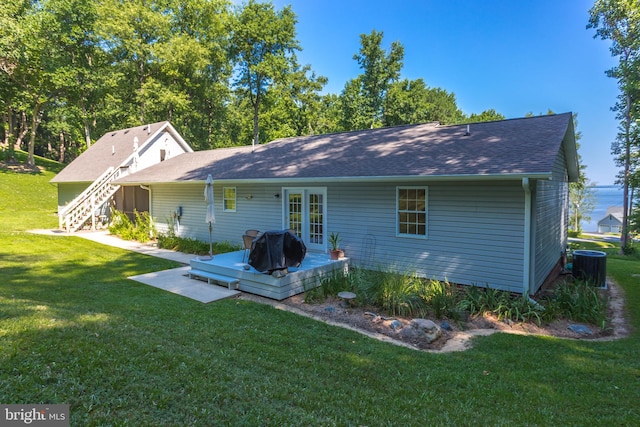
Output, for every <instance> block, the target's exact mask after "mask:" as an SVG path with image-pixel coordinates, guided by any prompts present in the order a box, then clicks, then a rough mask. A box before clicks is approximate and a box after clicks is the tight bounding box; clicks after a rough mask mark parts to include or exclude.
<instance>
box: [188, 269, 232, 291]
mask: <svg viewBox="0 0 640 427" xmlns="http://www.w3.org/2000/svg"><path fill="white" fill-rule="evenodd" d="M194 277H200V278H203V279H207V283H209V284H211V282H214V283H215V284H217V285H225V286H227V287H228V288H229V289H231V290H235V289H238V286H239V285H240V280H238V279H235V278H233V277H229V276H223V275H221V274H215V273H209V272H208V271H202V270H194V269H193V268H192V269H191V270H189V278H190V279H193V278H194Z"/></svg>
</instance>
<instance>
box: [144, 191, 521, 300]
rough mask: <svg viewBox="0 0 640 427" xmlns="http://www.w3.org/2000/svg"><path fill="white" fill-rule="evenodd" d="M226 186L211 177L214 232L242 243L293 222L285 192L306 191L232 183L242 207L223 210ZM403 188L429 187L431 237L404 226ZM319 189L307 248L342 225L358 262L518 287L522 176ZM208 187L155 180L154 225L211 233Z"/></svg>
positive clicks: (323, 243)
mask: <svg viewBox="0 0 640 427" xmlns="http://www.w3.org/2000/svg"><path fill="white" fill-rule="evenodd" d="M229 187H230V185H227V184H224V183H217V184H215V185H214V193H215V207H216V223H215V224H214V225H213V239H214V241H229V242H231V243H234V244H238V245H239V244H241V237H242V234H244V231H245V230H247V229H258V230H261V231H266V230H277V229H283V228H291V227H289V224H288V223H287V222H286V221H287V218H288V216H287V209H288V203H287V200H285V201H283V200H282V199H286V195H287V194H292V195H296V197H297V195H299V194H302V193H303V192H304V191H305V189H306V187H278V186H276V185H269V186H261V185H257V184H254V185H251V184H236V185H233V186H231V187H233V188H234V189H235V192H236V195H237V198H236V208H235V210H233V211H227V210H225V209H224V207H223V203H224V198H223V197H222V194H223V191H224V189H225V188H229ZM406 188H410V189H425V190H426V194H427V200H426V201H427V204H426V206H427V211H426V231H427V233H426V235H421V234H419V233H418V234H413V235H412V234H407V233H400V232H399V228H400V227H402V226H403V224H402V223H401V221H400V218H401V216H402V212H401V211H402V209H400V208H401V207H402V206H399V201H398V196H397V195H398V189H406ZM319 189H326V190H325V191H326V202H325V206H324V208H325V209H326V224H325V225H324V226H322V227H321V228H314V227H315V226H316V224H313V222H308V223H306V224H305V226H306V227H307V230H309V229H313V230H314V231H315V234H310V235H309V237H311V238H312V239H313V241H310V240H309V239H307V241H306V242H305V243H307V246H309V248H310V250H312V251H315V252H323V253H324V252H327V250H328V249H329V247H328V244H327V237H328V234H329V233H331V232H339V233H340V236H341V237H342V239H343V240H342V247H343V248H344V250H345V252H346V254H347V256H348V257H349V259H350V260H351V261H352V263H353V264H355V265H362V266H364V267H367V268H380V269H389V270H394V271H399V272H403V273H415V274H418V275H420V276H423V277H427V278H435V279H438V280H449V281H451V282H455V283H461V284H469V285H478V286H491V287H494V288H499V289H505V290H511V291H516V292H521V290H522V280H523V279H522V271H523V262H522V259H523V245H524V237H523V234H524V220H523V218H524V194H523V190H522V188H521V186H520V183H519V182H511V183H504V182H488V183H485V184H478V183H475V182H468V183H465V184H460V183H440V182H433V183H425V184H424V185H418V186H416V185H415V182H398V183H395V184H385V183H366V184H363V183H344V184H337V183H326V185H325V186H320V187H313V188H312V189H311V193H312V194H314V193H313V192H314V191H315V192H318V190H319ZM202 193H203V187H202V185H200V184H181V185H163V184H157V185H153V186H152V192H151V200H152V202H151V214H152V216H153V217H154V218H155V220H156V221H157V227H158V230H159V231H161V232H166V231H168V230H169V228H172V229H173V230H174V232H175V233H176V234H177V235H179V236H183V237H191V238H196V239H199V240H203V241H206V240H207V239H208V238H209V236H208V228H207V227H206V226H204V225H205V223H204V218H205V213H206V205H205V204H204V202H203V194H202ZM320 194H322V193H320ZM180 208H181V209H180ZM180 211H181V216H180V217H178V216H177V213H178V212H180ZM417 227H418V226H417ZM302 235H305V232H303V233H302ZM309 243H311V245H310V244H309ZM327 256H328V255H327ZM478 277H482V278H483V280H482V281H478V279H477V278H478Z"/></svg>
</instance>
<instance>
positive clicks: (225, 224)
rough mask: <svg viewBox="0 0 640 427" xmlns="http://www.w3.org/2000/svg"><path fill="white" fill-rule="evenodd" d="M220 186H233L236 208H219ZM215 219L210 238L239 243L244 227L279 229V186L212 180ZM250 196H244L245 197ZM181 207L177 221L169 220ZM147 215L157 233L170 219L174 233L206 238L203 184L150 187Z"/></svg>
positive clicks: (280, 223)
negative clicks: (227, 209)
mask: <svg viewBox="0 0 640 427" xmlns="http://www.w3.org/2000/svg"><path fill="white" fill-rule="evenodd" d="M223 187H235V188H236V196H237V199H236V210H235V212H225V211H223V208H222V189H223ZM213 190H214V206H215V213H216V222H215V224H213V227H212V235H213V240H214V241H219V242H222V241H227V242H230V243H233V244H236V245H241V244H242V234H244V231H245V230H247V229H258V230H280V229H282V228H283V227H282V215H281V205H282V202H281V200H280V198H275V197H274V195H275V194H280V187H279V186H258V185H235V184H219V183H215V182H214V186H213ZM249 196H250V197H251V198H248V197H249ZM178 206H181V207H182V218H180V221H179V222H178V221H174V220H173V212H175V211H176V210H177V208H178ZM150 210H151V216H152V217H153V218H154V221H156V227H157V229H158V231H159V232H161V233H166V232H167V230H168V224H169V223H172V222H173V225H174V231H175V233H176V235H178V236H181V237H190V238H194V239H198V240H202V241H206V242H208V241H209V227H208V224H207V223H205V221H204V220H205V215H206V211H207V207H206V204H205V202H204V184H164V185H153V186H152V187H151V209H150Z"/></svg>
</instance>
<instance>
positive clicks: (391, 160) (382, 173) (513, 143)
mask: <svg viewBox="0 0 640 427" xmlns="http://www.w3.org/2000/svg"><path fill="white" fill-rule="evenodd" d="M467 130H468V131H469V132H468V133H467ZM573 132H574V131H573V121H572V116H571V113H564V114H556V115H548V116H537V117H528V118H521V119H510V120H502V121H495V122H484V123H474V124H471V125H469V126H468V127H467V125H455V126H438V125H437V124H433V123H427V124H419V125H407V126H395V127H388V128H381V129H371V130H363V131H354V132H345V133H336V134H328V135H316V136H303V137H293V138H284V139H279V140H275V141H273V142H270V143H268V144H263V145H259V146H257V147H256V149H255V151H252V148H251V146H243V147H236V148H226V149H217V150H209V151H198V152H193V153H185V154H182V155H180V156H176V157H174V158H172V159H169V160H167V161H165V162H162V163H161V164H158V165H155V166H152V167H149V168H146V169H144V170H142V171H139V172H137V173H135V174H132V175H129V176H127V177H124V178H121V179H119V180H118V181H116V182H117V183H119V184H149V183H167V182H189V181H204V180H205V179H206V177H207V175H208V174H212V175H213V177H214V178H215V179H216V180H228V181H235V180H238V181H245V180H250V181H257V180H260V181H268V180H277V181H282V180H290V181H294V180H296V181H299V180H307V181H312V180H318V179H322V180H325V179H329V180H330V179H341V180H346V179H350V180H358V179H366V180H390V179H407V178H415V179H434V178H437V179H443V178H445V179H454V178H461V179H465V178H467V179H475V178H478V177H489V178H496V179H504V178H511V179H513V178H518V177H525V176H526V177H529V178H542V179H544V178H550V177H551V174H552V170H553V166H554V162H555V161H556V159H557V156H558V153H559V151H560V150H564V154H565V158H566V159H567V167H568V170H569V178H570V180H575V179H576V178H577V174H578V163H577V153H576V147H575V138H574V133H573Z"/></svg>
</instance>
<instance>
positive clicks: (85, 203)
mask: <svg viewBox="0 0 640 427" xmlns="http://www.w3.org/2000/svg"><path fill="white" fill-rule="evenodd" d="M126 173H127V172H126V171H124V172H123V171H122V170H121V169H120V168H113V167H111V168H109V169H108V170H107V171H106V172H105V173H103V174H102V175H101V176H100V177H99V178H98V179H96V180H95V181H94V182H93V183H92V184H91V185H90V186H89V187H87V189H86V190H84V191H83V192H82V193H80V195H79V196H78V197H76V198H75V199H73V200H72V201H71V202H69V204H67V205H66V206H65V207H64V208H62V209H61V210H60V211H59V212H58V221H59V226H60V229H61V230H65V231H67V232H74V231H78V230H79V229H81V228H82V227H83V226H84V225H85V224H86V223H87V222H88V221H91V229H92V230H95V229H96V211H98V209H99V208H100V207H102V206H103V205H104V204H105V203H107V202H108V201H109V199H110V198H111V197H112V196H113V195H114V194H115V193H116V192H117V191H118V189H119V188H120V186H119V185H113V184H111V182H112V181H113V180H115V179H118V178H120V177H122V176H124V175H126Z"/></svg>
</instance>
